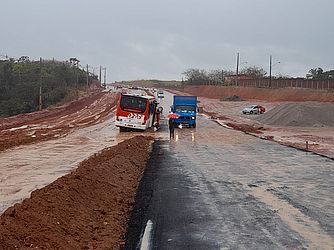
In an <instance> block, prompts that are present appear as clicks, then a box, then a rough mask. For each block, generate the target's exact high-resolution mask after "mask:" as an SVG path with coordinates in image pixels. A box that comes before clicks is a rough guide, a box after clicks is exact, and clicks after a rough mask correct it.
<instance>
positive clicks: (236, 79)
mask: <svg viewBox="0 0 334 250" xmlns="http://www.w3.org/2000/svg"><path fill="white" fill-rule="evenodd" d="M239 57H240V54H239V52H238V54H237V71H236V78H235V85H236V86H238V77H239Z"/></svg>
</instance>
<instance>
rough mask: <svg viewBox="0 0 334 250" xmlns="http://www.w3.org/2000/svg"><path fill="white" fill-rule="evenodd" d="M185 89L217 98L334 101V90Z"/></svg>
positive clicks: (194, 87)
mask: <svg viewBox="0 0 334 250" xmlns="http://www.w3.org/2000/svg"><path fill="white" fill-rule="evenodd" d="M183 91H184V92H187V93H189V94H193V95H197V96H201V97H207V98H216V99H222V98H226V97H228V96H233V95H237V96H240V97H241V98H242V99H248V100H249V99H253V100H268V101H294V102H302V101H319V102H334V92H327V91H315V90H308V89H290V88H286V89H266V88H246V87H224V86H204V85H201V86H187V87H186V88H185V89H184V90H183Z"/></svg>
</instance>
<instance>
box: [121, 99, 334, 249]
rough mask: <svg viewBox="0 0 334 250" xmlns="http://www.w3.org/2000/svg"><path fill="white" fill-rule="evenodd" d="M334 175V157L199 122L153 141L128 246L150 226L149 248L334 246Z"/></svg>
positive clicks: (168, 102) (312, 247)
mask: <svg viewBox="0 0 334 250" xmlns="http://www.w3.org/2000/svg"><path fill="white" fill-rule="evenodd" d="M170 101H171V97H167V98H166V99H165V100H164V102H165V106H166V107H168V105H170ZM333 176H334V163H333V161H331V160H329V159H326V158H323V157H320V156H317V155H314V154H312V153H306V152H302V151H299V150H296V149H291V148H288V147H285V146H282V145H279V144H276V143H274V142H270V141H264V140H260V139H258V138H256V137H253V136H249V135H245V134H243V133H241V132H239V131H234V130H229V129H226V128H223V127H220V126H219V125H218V124H216V123H215V122H213V121H210V120H208V119H207V118H205V117H199V119H198V127H197V129H182V130H180V129H178V130H177V132H176V140H175V141H169V140H167V139H165V140H161V141H158V142H156V143H155V144H154V147H153V154H152V157H151V159H150V164H149V166H148V169H147V171H146V173H145V175H144V177H143V180H142V183H141V186H140V189H139V193H138V197H137V198H138V200H137V204H136V208H135V210H134V213H133V217H132V220H131V221H130V226H129V231H128V235H127V237H128V238H127V245H126V246H127V249H134V247H135V246H136V244H138V242H139V235H140V233H142V232H144V229H145V227H146V225H147V222H148V221H150V222H152V224H151V226H149V227H146V228H151V231H150V232H148V235H150V237H147V238H146V239H143V241H147V242H144V243H143V244H146V245H150V246H151V248H152V249H305V248H308V249H333V248H334V226H333V225H334V213H333V211H334V205H333V204H334V203H333V201H334V192H333V191H334V190H333V188H334V181H333V180H334V179H333ZM139 222H141V224H140V223H139Z"/></svg>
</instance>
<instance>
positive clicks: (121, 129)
mask: <svg viewBox="0 0 334 250" xmlns="http://www.w3.org/2000/svg"><path fill="white" fill-rule="evenodd" d="M126 131H127V128H124V127H119V132H126Z"/></svg>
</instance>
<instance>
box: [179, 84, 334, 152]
mask: <svg viewBox="0 0 334 250" xmlns="http://www.w3.org/2000/svg"><path fill="white" fill-rule="evenodd" d="M300 91H302V93H300ZM173 92H174V93H177V94H180V95H184V94H186V95H189V94H192V95H197V96H199V98H198V99H199V102H200V103H199V106H200V107H202V108H203V111H204V112H205V113H206V114H207V115H208V116H209V117H211V118H212V119H215V120H216V121H217V122H218V123H220V124H221V125H222V126H225V127H230V128H234V129H238V130H241V131H244V132H247V133H250V134H253V135H255V136H258V137H261V138H264V139H269V140H273V141H276V142H278V143H281V144H284V145H288V146H292V147H296V148H300V149H305V150H309V151H311V152H315V153H319V154H321V155H324V156H328V157H330V158H334V127H328V126H324V127H320V126H317V127H306V126H293V127H292V126H272V125H266V124H263V123H261V122H258V121H257V120H256V119H257V118H258V115H244V114H242V112H241V111H242V110H243V109H244V108H245V107H249V106H251V105H262V106H264V107H265V108H266V111H269V110H271V109H273V108H275V107H277V106H278V105H281V104H284V103H293V102H296V101H298V103H299V104H300V105H303V101H317V102H324V103H329V104H330V103H332V104H333V103H334V93H333V92H321V91H320V92H314V91H309V90H296V89H292V90H285V89H282V90H266V89H258V88H246V89H245V88H227V89H224V88H219V90H217V87H215V86H202V87H190V88H186V89H185V90H184V91H183V92H180V91H175V90H173ZM233 96H238V97H240V98H242V99H243V100H244V101H224V100H223V99H224V98H226V97H233ZM255 98H257V99H255ZM307 98H309V99H307ZM272 100H275V101H272ZM296 115H298V114H296ZM324 115H329V114H324ZM306 142H307V144H308V145H307V146H306ZM306 147H307V148H306Z"/></svg>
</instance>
